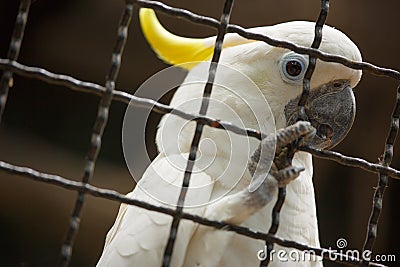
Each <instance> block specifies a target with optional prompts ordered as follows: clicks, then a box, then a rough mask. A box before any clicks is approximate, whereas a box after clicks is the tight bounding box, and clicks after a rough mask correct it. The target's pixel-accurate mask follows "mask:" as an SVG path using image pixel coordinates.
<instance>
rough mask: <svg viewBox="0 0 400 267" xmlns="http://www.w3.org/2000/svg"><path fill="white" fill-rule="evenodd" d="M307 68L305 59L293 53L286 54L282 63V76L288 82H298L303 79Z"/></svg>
mask: <svg viewBox="0 0 400 267" xmlns="http://www.w3.org/2000/svg"><path fill="white" fill-rule="evenodd" d="M306 68H307V60H306V58H305V57H303V56H302V55H299V54H295V53H293V52H291V53H289V54H286V55H285V56H284V57H283V58H282V61H281V75H282V78H283V79H284V80H285V81H286V82H297V81H300V80H301V79H303V76H304V73H305V71H306Z"/></svg>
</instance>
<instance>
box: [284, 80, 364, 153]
mask: <svg viewBox="0 0 400 267" xmlns="http://www.w3.org/2000/svg"><path fill="white" fill-rule="evenodd" d="M299 99H300V96H298V97H297V98H295V99H292V100H290V101H289V103H288V104H287V105H286V106H285V116H286V121H287V125H291V124H294V123H295V122H296V121H298V120H299V116H298V115H299V107H298V105H297V104H298V101H299ZM304 107H305V111H306V115H307V118H308V121H309V122H310V123H311V125H312V126H314V128H315V129H316V130H317V133H316V135H315V137H314V138H313V139H312V140H311V141H309V142H307V143H305V145H309V146H311V147H314V148H318V149H330V148H332V147H334V146H336V145H337V144H339V143H340V142H341V141H342V140H343V139H344V138H345V137H346V135H347V133H348V132H349V131H350V129H351V126H352V125H353V122H354V118H355V114H356V101H355V98H354V94H353V90H352V88H351V86H350V82H349V81H346V80H337V81H333V82H330V83H327V84H324V85H322V86H320V87H318V88H314V89H312V90H311V91H310V95H309V97H308V100H307V102H306V104H305V106H304Z"/></svg>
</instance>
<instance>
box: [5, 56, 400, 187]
mask: <svg viewBox="0 0 400 267" xmlns="http://www.w3.org/2000/svg"><path fill="white" fill-rule="evenodd" d="M0 69H5V70H11V71H12V72H14V73H15V74H17V75H20V76H24V77H30V78H35V79H38V80H42V81H44V82H47V83H50V84H56V85H62V86H65V87H67V88H69V89H72V90H74V91H79V92H83V93H91V94H94V95H98V96H101V94H103V93H104V91H105V88H104V87H103V86H101V85H99V84H95V83H91V82H85V81H80V80H78V79H75V78H73V77H71V76H67V75H63V74H56V73H52V72H50V71H48V70H45V69H42V68H38V67H29V66H25V65H22V64H20V63H18V62H16V61H11V60H8V59H1V58H0ZM113 100H115V101H118V102H122V103H125V104H129V103H131V104H132V105H135V106H137V107H142V108H149V109H152V110H153V111H154V112H157V113H160V114H167V113H171V114H174V115H176V116H179V117H181V118H183V119H186V120H194V121H202V122H203V124H205V125H207V126H209V127H213V128H218V129H225V130H227V131H231V132H233V133H236V134H239V135H243V136H250V137H254V138H257V139H259V140H261V138H262V137H263V136H264V135H263V134H262V133H260V131H258V130H254V129H248V128H246V129H243V128H240V127H238V126H236V125H234V124H232V123H230V122H226V121H220V120H217V119H214V118H211V117H207V116H200V115H196V114H190V113H186V112H184V111H182V110H179V109H175V108H173V107H171V106H168V105H164V104H161V103H158V102H156V101H154V100H152V99H148V98H141V97H137V96H134V95H131V94H129V93H127V92H123V91H119V90H114V94H113ZM300 150H303V151H306V152H309V153H311V154H313V155H314V156H316V157H319V158H324V159H328V160H333V161H336V162H338V163H340V164H342V165H346V166H351V167H357V168H361V169H363V170H366V171H369V172H373V173H383V174H385V175H388V176H390V177H392V178H395V179H400V171H399V170H397V169H394V168H391V167H387V166H382V165H380V164H375V163H370V162H368V161H366V160H365V159H360V158H355V157H349V156H345V155H342V154H340V153H338V152H334V151H327V150H318V149H313V148H310V147H301V148H300Z"/></svg>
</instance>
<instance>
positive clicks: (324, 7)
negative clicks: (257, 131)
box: [260, 0, 329, 267]
mask: <svg viewBox="0 0 400 267" xmlns="http://www.w3.org/2000/svg"><path fill="white" fill-rule="evenodd" d="M328 12H329V0H321V8H320V13H319V15H318V19H317V21H316V23H315V30H314V40H313V42H312V44H311V47H312V48H319V46H320V44H321V42H322V28H323V26H324V24H325V22H326V18H327V16H328ZM316 63H317V59H316V58H315V57H312V56H310V57H309V63H308V67H307V70H306V73H305V74H304V78H303V92H302V94H301V97H300V99H299V103H298V105H299V107H300V109H299V119H300V120H308V119H307V115H306V112H305V108H304V105H305V104H306V102H307V99H308V96H309V94H310V80H311V77H312V75H313V73H314V70H315V66H316ZM285 198H286V187H282V188H279V191H278V198H277V200H276V202H275V205H274V208H273V209H272V223H271V227H270V229H269V231H268V233H269V234H273V235H274V234H276V233H277V231H278V228H279V215H280V212H281V209H282V206H283V203H284V202H285ZM265 246H266V248H267V255H266V257H265V259H264V260H262V261H261V262H260V266H261V267H266V266H268V264H269V262H270V260H271V259H270V255H271V251H272V250H273V248H274V244H273V243H269V242H266V244H265Z"/></svg>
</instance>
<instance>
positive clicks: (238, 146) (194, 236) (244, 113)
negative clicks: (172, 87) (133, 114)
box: [97, 9, 361, 267]
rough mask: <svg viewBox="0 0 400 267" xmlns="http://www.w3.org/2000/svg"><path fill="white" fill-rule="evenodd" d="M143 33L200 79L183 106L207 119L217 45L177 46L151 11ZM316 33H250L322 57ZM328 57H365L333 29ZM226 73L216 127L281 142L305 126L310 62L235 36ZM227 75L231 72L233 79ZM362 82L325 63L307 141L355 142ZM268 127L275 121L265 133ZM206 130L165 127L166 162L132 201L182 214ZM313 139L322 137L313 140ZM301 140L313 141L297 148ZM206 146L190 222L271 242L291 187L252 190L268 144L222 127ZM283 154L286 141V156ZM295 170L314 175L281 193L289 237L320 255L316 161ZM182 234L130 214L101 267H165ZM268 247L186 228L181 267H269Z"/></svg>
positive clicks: (268, 184)
mask: <svg viewBox="0 0 400 267" xmlns="http://www.w3.org/2000/svg"><path fill="white" fill-rule="evenodd" d="M140 21H141V26H142V30H143V33H144V35H145V37H146V38H147V40H148V42H149V43H150V45H151V46H152V48H153V49H154V51H155V52H156V53H157V55H158V56H159V57H160V58H161V59H163V60H164V61H166V62H168V63H170V64H173V65H179V64H183V65H181V66H182V68H185V69H188V70H189V72H188V74H187V77H186V80H185V82H184V83H183V85H182V86H181V87H180V88H178V89H177V91H176V92H175V95H174V97H173V99H172V101H171V106H173V107H175V108H178V109H182V110H184V111H186V112H189V113H194V114H195V113H198V112H199V107H200V103H201V96H202V93H203V89H204V85H205V84H204V81H206V80H207V70H208V68H204V66H205V65H204V63H199V61H209V60H210V58H211V56H212V53H213V47H214V43H215V39H216V38H215V37H210V38H204V39H194V38H185V37H180V36H176V35H174V34H172V33H170V32H168V31H167V30H166V29H164V28H163V27H162V25H161V24H160V23H159V21H158V20H157V18H156V15H155V13H154V11H153V10H151V9H141V10H140ZM314 27H315V24H314V23H312V22H306V21H293V22H287V23H282V24H277V25H274V26H266V27H258V28H252V29H250V31H252V32H256V33H262V34H265V35H268V36H270V37H273V38H275V39H279V40H285V41H290V42H293V43H295V44H297V45H301V46H306V47H310V46H311V43H312V41H313V38H314ZM320 50H322V51H323V52H326V53H329V54H337V55H340V56H343V57H345V58H348V59H350V60H354V61H361V54H360V52H359V50H358V48H357V46H356V45H355V44H354V43H353V42H352V41H351V40H350V39H349V38H348V37H347V36H346V35H345V34H343V33H342V32H340V31H339V30H337V29H334V28H332V27H329V26H326V25H325V26H324V27H323V39H322V43H321V45H320ZM220 63H221V65H219V66H218V71H217V76H216V84H215V85H214V87H213V91H212V94H211V97H210V106H209V110H208V113H207V115H208V116H211V117H215V118H219V119H223V120H227V121H231V122H232V123H234V124H237V125H239V126H243V127H249V128H256V129H260V130H262V131H264V130H267V131H268V130H269V131H270V132H273V131H274V130H275V127H276V129H277V130H278V131H277V133H279V131H280V130H279V129H284V128H286V127H288V126H289V125H293V124H295V123H296V121H298V119H299V118H298V110H299V108H298V105H297V103H298V100H299V97H300V94H301V92H302V80H303V76H304V73H305V70H306V68H307V66H308V56H307V55H300V54H297V53H294V52H292V51H289V50H287V49H283V48H280V47H273V46H270V45H268V44H266V43H264V42H261V41H255V40H248V39H246V38H243V37H241V36H239V35H237V34H234V33H228V34H226V36H225V39H224V43H223V50H222V54H221V58H220ZM202 65H203V67H201V66H202ZM222 66H223V67H222ZM223 68H226V69H227V71H226V72H224V71H222V69H223ZM199 77H200V78H199ZM360 78H361V71H358V70H353V69H349V68H347V67H344V66H343V65H340V64H337V63H330V62H323V61H320V60H317V64H316V69H315V71H314V74H313V76H312V79H311V84H310V88H311V91H310V95H309V98H308V100H307V102H306V104H305V112H306V115H307V117H308V121H309V123H308V124H307V123H306V124H301V125H300V126H303V127H306V128H307V127H309V126H310V125H312V126H313V127H311V128H312V129H314V131H315V130H316V134H315V135H313V136H312V138H311V139H310V138H308V140H305V142H308V143H307V144H308V145H310V146H312V147H316V148H321V149H326V148H331V147H333V146H335V145H336V144H338V143H339V142H340V141H341V140H342V139H343V138H344V137H345V135H346V134H347V133H348V131H349V130H350V127H351V125H352V123H353V120H354V116H355V99H354V95H353V92H352V88H354V87H355V86H356V85H357V83H358V82H359V80H360ZM199 81H202V82H199ZM218 84H219V85H220V86H218ZM251 87H253V88H251ZM226 88H230V89H231V90H228V89H226ZM254 88H257V89H258V91H257V90H254ZM199 99H200V100H199ZM259 118H261V119H259ZM260 120H261V121H264V123H263V122H262V123H261V124H262V125H260V122H259V121H260ZM274 122H275V125H274ZM297 126H298V125H297ZM194 128H195V122H186V121H185V120H183V119H181V118H179V117H177V116H174V115H170V114H168V115H165V116H164V117H163V119H162V121H161V123H160V126H159V129H158V132H157V139H156V142H157V146H158V149H159V151H160V154H159V155H158V156H157V157H156V159H154V161H153V162H152V163H151V165H150V166H149V167H148V169H147V170H146V172H145V173H144V174H143V176H142V178H141V179H140V181H139V182H138V184H137V185H136V187H135V189H134V190H133V191H132V192H131V193H129V194H128V195H127V196H128V197H130V198H135V199H138V200H142V201H146V202H148V203H152V204H154V205H159V206H167V207H172V208H173V207H174V205H176V203H177V201H178V197H179V192H180V186H181V184H182V181H183V176H184V168H185V164H186V160H187V158H188V154H189V152H190V145H191V141H192V138H193V133H194ZM271 129H272V130H271ZM305 133H306V134H307V133H310V129H308V130H307V131H305ZM306 134H305V135H306ZM299 137H304V136H303V135H300V136H297V137H296V138H299ZM201 138H202V139H201V142H200V153H199V155H198V157H199V160H198V161H196V163H195V166H194V169H193V174H192V176H191V180H190V185H189V190H188V193H187V196H186V201H185V205H184V212H188V213H192V214H196V215H199V216H203V217H205V218H208V219H211V220H218V221H226V222H229V223H234V224H238V225H242V226H246V227H249V228H251V229H253V230H257V231H263V232H268V229H269V227H270V225H271V220H272V219H271V214H272V207H273V206H274V203H275V201H276V198H277V188H278V185H279V183H280V182H278V183H277V182H276V180H279V179H278V178H277V177H275V178H276V180H274V179H273V178H271V176H270V175H269V176H268V177H267V178H266V179H265V180H264V182H263V184H262V185H261V186H259V187H258V189H257V190H255V191H251V190H249V185H250V182H251V180H252V173H251V171H249V169H250V168H247V164H248V162H249V158H250V157H251V155H252V153H253V152H254V151H255V150H256V148H257V144H258V142H257V141H256V140H252V139H251V138H247V137H243V136H239V135H235V134H231V135H229V134H228V133H227V132H226V131H223V130H220V129H214V128H211V127H205V128H204V131H203V134H202V137H201ZM249 139H251V140H249ZM278 139H279V138H278ZM203 141H204V142H203ZM202 142H203V143H202ZM202 145H203V146H202ZM279 145H280V144H279V140H278V144H277V148H278V146H279ZM283 145H285V144H283ZM262 160H264V159H263V158H260V161H262ZM232 162H233V163H232ZM266 165H268V164H266ZM292 165H293V166H294V168H295V167H297V169H296V168H295V169H290V170H292V171H293V172H294V173H295V174H294V175H292V176H293V177H292V178H294V177H296V176H297V175H298V174H299V172H300V171H301V170H302V168H304V171H302V172H301V173H300V175H299V176H298V177H297V178H296V179H295V180H293V181H291V182H290V183H289V181H283V182H282V181H281V182H282V183H283V184H286V183H288V184H287V187H286V190H287V193H286V200H285V202H284V205H283V207H282V210H281V212H280V223H279V229H278V232H277V236H279V237H282V238H285V239H288V240H294V241H296V242H299V243H304V244H307V245H310V246H313V247H319V237H318V223H317V214H316V203H315V198H314V187H313V181H312V176H313V166H312V157H311V155H310V154H308V153H305V152H296V153H295V155H294V157H293V161H292ZM268 166H269V165H268ZM261 169H262V168H261ZM262 170H263V169H262ZM268 170H269V169H268V168H265V170H264V171H265V172H268ZM265 175H267V173H264V176H265ZM276 176H279V175H276ZM292 178H291V179H290V180H292ZM263 194H264V195H263ZM171 222H172V217H171V216H169V215H165V214H161V213H157V212H153V211H148V210H146V209H142V208H138V207H135V206H129V205H126V204H122V205H121V207H120V210H119V213H118V215H117V218H116V221H115V223H114V225H113V226H112V228H111V229H110V231H109V232H108V234H107V237H106V241H105V246H104V251H103V253H102V255H101V258H100V260H99V262H98V265H97V266H107V267H110V266H115V267H128V266H146V267H150V266H161V263H162V259H163V253H164V250H165V247H166V243H167V239H168V236H169V231H170V227H171ZM264 246H265V242H264V241H262V240H255V239H251V238H248V237H245V236H242V235H238V234H235V233H233V232H228V231H223V230H216V229H214V228H211V227H205V226H202V225H199V224H196V223H193V222H191V221H188V220H182V221H181V223H180V225H179V228H178V232H177V239H176V242H175V245H174V249H173V254H172V258H171V266H174V267H175V266H206V267H211V266H229V267H233V266H259V264H260V260H259V258H258V257H257V256H258V255H259V254H258V253H259V251H260V250H263V249H264ZM274 249H275V251H279V250H281V251H283V252H284V253H287V254H286V258H285V254H284V253H281V254H279V256H280V258H278V257H275V256H276V255H274V257H273V258H272V261H271V262H270V265H269V266H321V265H322V263H321V261H320V259H319V258H312V259H311V260H310V259H308V260H307V257H306V260H304V259H303V260H302V259H299V260H297V261H296V260H293V257H289V254H288V253H290V251H292V250H293V249H291V248H283V247H280V246H278V245H275V247H274ZM290 255H291V256H293V253H292V254H290Z"/></svg>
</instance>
